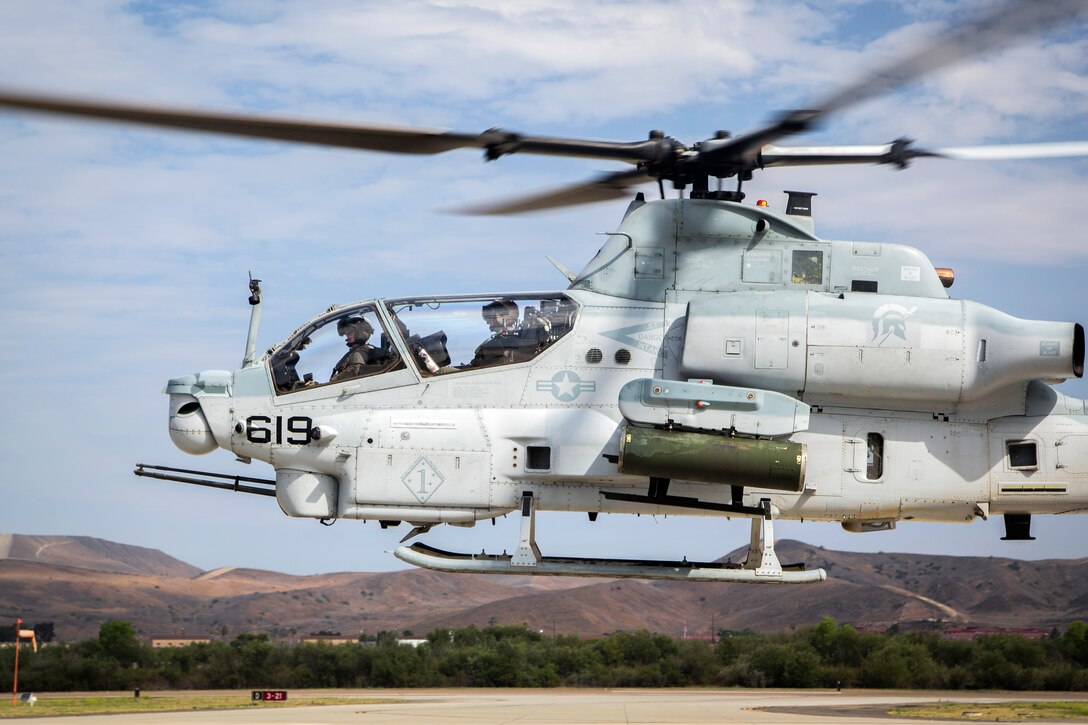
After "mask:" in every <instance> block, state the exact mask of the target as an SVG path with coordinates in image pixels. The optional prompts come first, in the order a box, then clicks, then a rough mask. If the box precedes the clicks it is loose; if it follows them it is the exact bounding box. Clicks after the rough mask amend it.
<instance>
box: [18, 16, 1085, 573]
mask: <svg viewBox="0 0 1088 725" xmlns="http://www.w3.org/2000/svg"><path fill="white" fill-rule="evenodd" d="M985 4H986V3H975V2H970V3H964V2H944V1H942V0H913V1H911V2H894V1H891V0H888V1H887V2H863V1H861V0H850V1H844V2H839V3H824V2H821V3H804V2H776V3H759V2H739V1H738V2H716V3H707V2H676V3H657V2H648V1H643V0H632V1H631V2H623V3H617V2H573V0H572V1H571V2H525V3H516V4H514V3H498V2H495V3H487V2H457V1H454V0H445V1H441V2H439V1H435V2H422V1H420V2H402V3H368V2H362V3H360V2H354V1H352V2H348V1H346V0H345V1H343V2H337V1H327V2H321V1H318V2H308V3H286V2H285V3H276V2H252V1H245V0H240V1H238V2H223V3H220V2H211V1H209V2H189V3H180V2H176V3H155V2H129V3H125V2H113V1H110V0H98V1H96V2H77V1H75V0H71V1H70V2H65V1H63V0H58V2H51V3H48V4H43V3H5V4H3V5H0V84H2V85H3V86H5V87H9V88H11V87H14V88H21V89H28V90H38V91H42V92H57V93H68V94H78V95H100V96H105V97H108V98H115V99H122V100H132V101H140V102H153V103H161V104H170V105H180V106H198V107H207V108H219V109H243V110H245V109H248V110H257V111H267V112H274V113H277V114H286V115H292V116H310V117H316V118H325V119H340V120H346V121H362V122H374V123H387V124H398V125H402V124H410V125H422V126H428V127H442V128H453V129H457V130H463V131H482V130H484V129H486V128H489V127H492V126H501V127H504V128H510V129H513V130H518V131H523V132H526V133H539V134H554V135H571V136H584V137H590V138H609V139H618V140H637V139H641V138H644V137H645V134H646V132H647V131H649V130H650V129H656V128H661V129H664V130H666V131H667V132H668V133H670V134H672V135H675V136H676V137H678V138H680V139H681V140H684V141H687V142H692V141H695V140H699V139H702V138H706V137H708V136H710V135H711V134H712V133H713V132H714V131H715V130H717V129H729V130H732V131H734V132H743V131H744V130H746V129H751V128H753V127H755V126H756V125H758V124H760V123H761V122H763V121H766V120H767V119H768V118H769V117H770V115H771V114H772V113H774V112H776V111H779V110H782V109H788V108H796V107H802V106H803V105H804V103H805V102H806V101H808V100H811V99H814V98H818V97H820V96H821V95H823V94H824V93H827V92H830V91H831V90H833V89H834V88H835V87H836V86H837V85H838V84H841V83H843V82H847V81H849V80H852V79H853V78H855V77H857V75H858V74H859V73H862V72H864V71H865V70H866V69H870V68H872V67H874V66H876V65H879V63H880V62H881V61H882V60H884V59H886V58H888V57H890V56H892V55H894V54H895V53H896V52H899V51H901V50H903V49H905V48H909V47H911V45H912V43H914V42H915V41H916V40H917V39H918V38H921V37H924V36H926V35H927V34H928V33H930V32H933V31H935V30H938V29H939V28H941V27H943V26H944V25H945V24H946V23H948V22H954V21H955V20H956V19H957V18H959V17H962V16H963V15H964V14H965V13H969V12H970V11H971V10H972V9H973V8H977V7H980V6H983V5H985ZM1086 66H1088V31H1086V28H1085V24H1084V22H1083V21H1082V22H1080V23H1077V24H1071V25H1068V26H1066V27H1063V28H1061V29H1060V30H1057V31H1052V32H1051V33H1049V34H1046V35H1043V36H1040V37H1037V38H1033V39H1030V40H1027V41H1025V42H1023V43H1021V44H1018V45H1016V46H1015V47H1010V48H1003V49H1000V50H999V51H997V52H995V53H992V54H990V55H988V56H986V57H984V58H981V59H977V60H973V61H969V62H966V63H963V64H961V65H959V66H956V67H954V68H951V69H948V70H946V71H944V72H942V73H939V74H937V75H934V76H932V77H931V78H929V79H927V80H926V81H925V82H923V83H920V84H916V85H913V86H911V87H909V88H905V89H903V90H901V91H899V92H897V93H895V94H891V95H888V96H884V97H881V98H878V99H875V100H872V101H870V102H867V103H865V104H862V105H860V106H857V107H855V108H852V109H850V110H848V111H847V112H845V113H843V114H842V115H841V116H839V117H837V118H835V119H833V120H832V122H831V123H830V124H828V125H827V126H826V127H825V128H824V129H822V130H821V131H820V132H818V133H816V134H812V135H810V136H807V137H804V138H802V139H800V140H799V143H804V142H810V141H811V142H824V143H883V142H887V141H890V140H892V139H895V138H897V137H899V136H903V135H909V136H911V137H912V138H915V139H917V140H918V142H919V144H920V145H922V146H931V147H942V146H959V145H970V144H984V143H1024V142H1034V141H1056V140H1081V139H1088V122H1086V121H1085V119H1086V118H1088V67H1086ZM0 158H2V159H3V163H0V254H2V260H3V264H2V265H0V304H2V305H3V307H4V309H5V310H6V314H5V315H4V316H3V318H2V321H0V325H2V328H0V331H2V339H3V340H4V343H3V345H0V399H2V400H3V401H4V405H3V411H4V414H3V416H0V440H2V441H3V442H2V443H0V459H2V460H3V461H4V464H5V465H4V474H3V476H2V478H0V487H2V488H0V490H2V492H3V494H2V495H3V499H2V500H3V505H2V506H0V531H2V532H17V533H34V534H81V535H90V536H99V537H103V538H108V539H113V540H116V541H122V542H125V543H131V544H138V545H143V546H149V547H154V548H159V549H163V550H164V551H167V552H168V553H170V554H173V555H175V556H178V557H180V558H182V559H185V560H187V561H190V562H191V563H193V564H195V565H197V566H201V567H206V568H211V567H214V566H220V565H243V566H254V567H261V568H270V569H279V570H283V571H289V572H295V573H306V572H316V571H333V570H352V569H354V570H375V569H388V568H397V567H398V566H399V562H397V561H396V560H395V559H393V558H392V557H391V556H390V555H389V554H387V553H386V551H387V550H390V549H392V548H393V547H394V546H395V544H396V540H397V539H398V538H399V536H400V535H401V534H402V533H403V532H401V533H397V532H394V531H386V532H382V531H379V530H378V527H377V525H376V524H373V523H371V524H360V523H357V522H350V521H342V522H339V523H337V524H336V525H335V526H333V527H331V528H323V527H320V526H319V525H318V524H317V523H316V522H312V521H307V520H292V519H287V518H286V517H284V516H282V514H281V513H280V512H279V510H278V508H276V506H275V504H274V503H273V502H272V501H270V500H267V499H257V498H254V497H245V496H239V495H228V494H222V493H219V492H215V491H202V490H197V489H191V488H189V487H182V486H180V485H179V486H173V485H170V484H164V483H158V482H151V481H147V480H142V479H136V478H134V477H133V476H132V475H131V470H132V467H133V464H135V463H136V462H146V463H155V464H164V465H177V466H182V467H195V468H207V469H212V470H223V471H235V472H240V473H245V474H248V475H258V476H264V475H266V474H267V473H268V469H267V468H263V467H262V468H258V467H257V466H251V467H242V466H239V465H237V464H234V463H233V460H232V457H231V456H230V454H227V453H225V452H219V453H216V454H213V455H211V456H209V457H207V458H202V459H195V458H192V457H189V456H185V455H184V454H182V453H180V452H179V451H176V450H175V449H174V448H173V447H172V445H171V444H170V442H169V440H168V438H167V435H166V397H165V396H164V395H162V394H161V393H160V391H161V390H162V386H163V384H164V383H165V381H166V380H167V379H168V378H170V377H174V376H176V375H181V374H186V373H190V372H194V371H196V370H202V369H211V368H233V367H236V366H237V364H238V363H239V362H240V360H241V357H242V354H243V352H244V344H245V333H246V327H247V324H248V315H249V307H248V305H247V304H246V296H247V291H246V279H247V273H248V272H249V271H250V270H252V272H253V273H254V275H255V276H257V277H260V278H261V279H263V280H264V289H265V309H264V320H263V323H262V328H261V347H265V346H267V345H268V344H272V343H274V342H276V341H278V340H279V339H282V338H283V337H285V336H286V335H287V334H288V333H290V332H291V331H292V330H293V329H294V328H295V327H296V326H297V325H298V324H299V323H301V322H303V321H304V320H305V319H307V318H309V317H311V316H313V315H314V314H317V313H318V312H320V311H322V310H324V309H325V308H326V307H327V306H328V305H329V304H330V303H333V302H348V301H352V300H356V299H363V298H369V297H380V296H393V295H409V294H418V293H457V292H477V291H491V290H524V289H554V288H560V287H562V286H564V283H565V280H564V279H563V278H562V277H561V276H560V275H559V273H558V272H556V271H555V269H554V268H553V267H552V266H551V265H550V264H549V263H548V262H547V261H546V260H545V259H544V256H545V255H549V256H552V257H555V258H557V259H559V260H561V261H562V262H564V263H565V264H566V265H567V266H569V267H573V268H578V267H580V265H581V264H582V263H583V262H584V261H585V260H587V259H588V258H589V257H591V256H592V254H593V253H594V252H595V251H596V249H597V247H598V246H599V244H600V237H598V236H596V233H597V232H601V231H608V230H612V229H614V228H615V226H616V224H617V223H618V220H619V216H620V214H621V213H622V211H623V208H624V204H623V203H622V202H620V203H615V204H599V205H594V206H588V207H581V208H573V209H568V210H563V211H555V212H549V213H546V214H537V215H532V216H521V217H510V218H474V217H462V216H451V215H448V214H443V213H441V212H439V211H438V210H440V209H443V208H447V207H452V206H457V205H458V204H464V203H470V202H474V201H486V200H489V199H492V198H493V197H495V196H498V195H504V194H508V193H510V192H513V191H527V190H533V189H537V188H541V187H545V188H546V187H549V186H552V185H557V184H562V183H566V182H571V181H577V180H581V179H583V178H586V177H589V176H591V175H593V174H595V173H598V172H600V171H604V170H610V167H609V166H608V164H606V163H604V162H596V161H576V160H569V159H547V158H536V159H534V158H530V157H524V158H522V157H517V156H512V157H508V158H505V159H502V160H501V161H499V162H495V163H490V164H484V163H481V162H480V160H479V158H478V156H477V154H476V153H474V152H471V151H465V152H454V153H449V154H444V155H441V156H435V157H429V158H409V157H393V156H383V155H377V154H366V153H351V152H347V151H339V150H329V149H320V148H312V147H305V146H292V145H287V144H278V143H268V142H257V141H254V142H245V141H238V140H230V139H219V138H209V137H203V136H199V135H192V134H186V133H168V132H162V133H159V132H149V131H145V130H141V129H135V128H128V127H119V126H112V125H103V124H84V123H77V122H71V121H62V120H56V119H45V118H39V117H32V116H25V115H15V114H2V115H0ZM1086 181H1088V162H1086V161H1085V160H1084V159H1072V160H1056V161H1049V162H1002V163H989V164H982V163H977V162H976V163H969V162H961V163H952V162H940V161H925V160H923V161H919V162H918V163H916V164H915V166H914V167H913V168H911V169H909V170H907V171H902V172H898V171H892V170H890V169H887V168H877V167H873V168H867V167H858V168H846V169H796V170H770V171H767V172H765V173H764V174H762V175H761V176H759V177H757V179H756V180H755V181H754V182H753V183H752V184H751V185H749V187H748V189H747V190H748V191H749V193H750V195H751V196H750V198H753V199H754V198H767V199H769V200H770V201H771V203H772V205H775V206H777V207H779V208H781V206H782V204H783V202H784V197H783V195H782V194H781V190H782V189H788V188H802V189H810V190H813V191H816V192H818V194H819V196H818V197H817V198H816V200H815V209H816V215H817V229H818V231H819V232H820V234H821V235H822V236H824V237H826V238H838V239H855V240H857V239H860V240H866V241H882V242H899V243H907V244H913V245H915V246H918V247H920V248H921V249H922V250H923V251H925V252H926V253H927V254H928V255H929V256H930V257H931V259H933V261H934V262H935V263H936V264H938V265H943V266H953V267H955V268H956V271H957V275H958V279H957V283H956V286H955V287H954V288H953V291H954V293H955V294H956V296H959V297H964V298H968V299H974V300H977V301H980V302H983V303H986V304H990V305H992V306H995V307H998V308H1000V309H1003V310H1006V311H1008V312H1010V313H1012V314H1016V315H1019V316H1023V317H1032V318H1039V319H1055V320H1067V321H1080V322H1082V323H1083V322H1084V321H1085V319H1086V317H1088V316H1086V315H1085V312H1084V309H1085V304H1084V293H1083V289H1084V279H1085V278H1086V274H1085V272H1086V271H1088V245H1085V244H1084V241H1083V237H1084V233H1083V231H1082V227H1081V224H1082V223H1083V222H1082V219H1083V201H1082V200H1083V198H1084V189H1085V182H1086ZM1061 389H1062V390H1063V391H1064V392H1066V393H1067V394H1072V395H1076V396H1078V397H1088V386H1086V385H1085V384H1084V383H1082V382H1077V383H1073V384H1070V383H1067V384H1065V385H1064V386H1062V388H1061ZM515 524H516V522H514V521H513V520H512V519H511V520H505V521H500V522H499V524H498V525H497V526H496V527H494V528H493V527H491V526H490V525H483V526H480V527H477V529H475V530H471V531H466V530H461V529H452V530H449V531H442V532H439V531H438V530H436V531H435V533H434V534H433V535H432V536H431V538H430V539H429V542H430V543H433V544H435V545H438V546H442V547H445V548H455V549H479V548H481V547H483V546H487V547H488V548H489V549H501V548H504V547H507V548H508V547H510V546H512V545H513V543H514V540H515V538H516V528H515ZM778 529H779V535H780V536H784V537H792V538H800V539H803V540H806V541H809V542H812V543H816V544H820V545H824V546H828V547H835V548H845V549H853V550H874V551H875V550H884V551H892V550H904V551H925V552H934V553H937V552H940V553H965V554H978V555H991V554H992V555H1014V556H1022V557H1029V558H1044V557H1051V556H1062V557H1065V556H1088V536H1085V530H1086V529H1085V520H1084V519H1083V518H1078V517H1069V518H1066V519H1060V518H1058V517H1050V518H1043V519H1039V520H1038V521H1037V522H1036V526H1035V529H1036V534H1037V535H1038V536H1039V541H1037V542H1034V543H1031V544H1026V543H1025V544H1007V543H1002V542H1000V541H998V538H999V537H1000V535H1001V524H1000V522H999V521H995V522H990V523H975V524H971V525H968V526H951V525H943V526H942V525H924V524H904V525H902V526H901V527H900V529H898V530H897V531H895V532H892V533H882V534H865V535H852V534H847V533H845V532H842V531H841V530H840V529H839V527H837V526H836V525H832V524H804V525H800V524H790V523H784V524H782V525H780V526H779V527H778ZM538 532H539V537H540V539H541V546H542V548H543V550H544V551H545V553H553V554H573V553H578V554H589V553H599V554H602V555H610V556H639V557H645V556H658V557H659V556H668V557H673V556H675V557H679V556H683V555H687V556H688V557H689V558H692V559H695V558H708V557H716V556H719V555H721V554H722V553H724V552H726V551H728V550H730V549H732V548H734V547H736V546H739V545H740V544H742V543H743V542H744V541H745V540H746V537H747V525H746V523H745V522H740V521H735V522H723V521H720V520H713V519H706V520H702V519H677V518H675V517H670V518H668V519H667V520H653V519H650V518H648V517H643V518H640V519H632V518H629V517H616V516H613V517H601V519H600V520H599V521H598V522H597V523H596V524H593V525H592V526H590V525H589V524H588V523H587V522H585V521H584V518H583V517H575V516H563V515H558V514H552V515H544V516H542V517H541V519H540V521H539V523H538Z"/></svg>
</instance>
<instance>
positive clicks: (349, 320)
mask: <svg viewBox="0 0 1088 725" xmlns="http://www.w3.org/2000/svg"><path fill="white" fill-rule="evenodd" d="M349 330H350V331H352V332H354V333H355V341H356V342H366V341H367V340H369V339H370V336H371V335H373V334H374V327H373V325H371V324H370V323H369V322H367V321H366V318H365V317H341V318H340V321H339V322H337V323H336V332H337V333H338V334H340V335H346V334H347V333H348V331H349Z"/></svg>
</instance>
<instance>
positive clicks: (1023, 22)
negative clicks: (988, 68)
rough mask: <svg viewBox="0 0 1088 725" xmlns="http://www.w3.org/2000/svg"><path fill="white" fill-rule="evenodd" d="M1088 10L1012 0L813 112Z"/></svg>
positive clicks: (1053, 0) (1063, 1)
mask: <svg viewBox="0 0 1088 725" xmlns="http://www.w3.org/2000/svg"><path fill="white" fill-rule="evenodd" d="M1085 11H1086V6H1085V3H1084V2H1083V0H1045V1H1043V2H1039V0H1008V1H1007V2H1004V3H1001V4H999V5H997V6H995V7H993V8H991V9H990V10H989V12H987V13H985V14H984V15H981V16H980V17H978V18H976V19H974V20H972V21H970V22H967V23H964V24H962V25H957V26H954V27H952V28H949V29H948V30H946V31H945V32H943V33H941V34H939V35H938V36H936V37H935V38H933V39H932V40H931V41H930V42H928V43H925V44H923V45H922V46H921V47H919V48H917V49H916V50H914V51H913V52H911V53H910V54H908V55H906V56H904V57H903V58H900V59H898V60H896V61H894V62H892V63H890V64H889V65H887V66H884V67H883V68H881V69H879V70H877V71H876V72H874V73H871V74H869V75H868V76H866V77H865V78H863V79H861V80H860V81H858V82H857V83H855V84H853V85H850V86H847V87H845V88H842V89H840V90H839V91H837V92H836V93H833V94H831V95H830V96H828V97H826V98H825V99H824V100H823V101H822V102H821V103H818V104H816V106H815V107H814V108H815V110H814V113H815V114H816V115H817V117H818V118H819V117H822V116H825V115H827V114H829V113H834V112H835V111H839V110H842V109H843V108H846V107H847V106H851V105H854V104H856V103H860V102H862V101H865V100H867V99H869V98H872V97H873V96H876V95H878V94H881V93H886V92H888V91H891V90H894V89H896V88H899V87H900V86H903V85H906V84H907V83H911V82H913V81H916V80H918V79H919V78H922V77H923V76H926V75H929V74H930V73H933V72H934V71H937V70H940V69H941V68H945V67H947V66H949V65H952V64H953V63H957V62H959V61H961V60H964V59H966V58H970V57H973V56H976V55H981V54H982V53H985V52H986V51H988V50H990V49H992V48H995V47H998V46H1000V45H1002V44H1004V43H1007V42H1009V41H1013V40H1015V39H1017V38H1019V37H1023V36H1026V35H1031V34H1034V33H1038V32H1042V31H1043V30H1046V29H1047V28H1049V27H1052V26H1054V25H1057V24H1058V23H1060V22H1063V21H1064V22H1069V21H1073V20H1076V19H1077V16H1078V15H1080V16H1084V15H1085ZM814 120H815V119H814Z"/></svg>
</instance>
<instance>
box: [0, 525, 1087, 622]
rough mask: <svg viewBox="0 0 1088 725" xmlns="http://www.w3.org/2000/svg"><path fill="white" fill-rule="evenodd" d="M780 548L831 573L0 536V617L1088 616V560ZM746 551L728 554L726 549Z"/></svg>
mask: <svg viewBox="0 0 1088 725" xmlns="http://www.w3.org/2000/svg"><path fill="white" fill-rule="evenodd" d="M776 549H777V551H778V554H779V556H780V558H782V560H783V561H790V562H798V561H803V562H805V563H806V564H808V565H809V566H819V567H823V568H825V569H826V570H827V572H828V576H829V580H828V581H827V582H824V583H822V584H810V585H796V586H766V585H763V586H760V585H745V584H695V583H686V582H662V581H642V580H612V579H603V580H602V579H576V578H567V577H530V576H516V577H515V576H482V575H466V574H443V573H438V572H432V571H426V570H418V569H413V570H407V571H395V572H383V573H351V572H342V573H335V574H319V575H313V576H293V575H289V574H282V573H278V572H271V571H262V570H257V569H243V568H233V567H223V568H220V569H214V570H211V571H208V572H204V571H202V570H200V569H198V568H197V567H194V566H191V565H189V564H186V563H185V562H182V561H179V560H178V559H174V558H173V557H170V556H168V555H166V554H164V553H162V552H160V551H157V550H155V549H146V548H143V547H137V546H128V545H125V544H118V543H115V542H111V541H105V540H102V539H94V538H89V537H65V536H22V535H11V534H8V535H0V621H2V618H3V617H12V618H14V616H16V615H18V616H22V617H23V619H24V620H25V621H27V622H31V623H33V622H36V621H50V622H54V623H55V626H56V632H57V635H58V637H59V638H60V639H63V640H76V639H84V638H88V637H93V636H94V635H95V634H97V632H98V627H99V626H100V625H101V623H102V622H103V621H106V620H108V619H127V620H130V621H132V622H133V623H134V625H135V626H136V628H137V631H139V632H140V633H141V634H143V635H145V636H149V635H153V634H181V633H184V634H186V635H189V636H223V635H224V632H225V633H226V635H227V636H229V637H233V636H234V635H236V634H238V633H241V632H268V633H270V634H272V635H273V636H275V637H297V636H302V635H306V634H309V633H311V632H317V631H337V632H343V633H344V634H346V635H351V636H356V635H358V634H359V633H361V632H366V633H369V634H376V633H377V632H378V631H381V630H394V631H397V632H401V631H403V630H411V631H413V632H414V633H415V634H416V635H423V634H425V633H426V632H428V631H430V630H431V629H434V628H436V627H459V626H465V625H469V624H474V625H476V626H486V625H488V624H490V623H499V624H525V625H527V626H529V627H532V628H534V629H540V630H542V631H545V632H547V633H552V632H556V633H574V634H579V635H583V636H593V635H600V634H604V633H607V632H612V631H615V630H617V629H627V630H632V629H648V630H651V631H655V632H661V633H665V634H671V635H676V636H682V635H684V634H685V633H686V634H688V635H689V636H706V635H708V634H709V632H710V631H711V630H712V629H714V630H721V629H728V630H744V629H754V630H760V631H781V630H788V629H791V628H793V627H801V626H808V625H812V624H815V623H817V622H819V621H820V619H822V618H823V617H825V616H828V617H832V618H834V619H835V620H836V621H838V622H841V623H851V624H853V625H855V626H856V627H860V628H865V629H886V628H887V627H889V626H891V625H893V624H900V625H905V626H920V625H926V624H932V623H935V622H944V623H948V624H951V625H955V626H965V625H978V626H990V627H1039V628H1047V629H1049V628H1051V627H1054V626H1058V627H1064V626H1065V625H1067V624H1068V623H1069V622H1070V621H1072V620H1074V619H1081V620H1088V577H1085V576H1084V573H1085V571H1086V565H1088V559H1077V560H1044V561H1020V560H1016V559H1005V558H997V557H957V556H931V555H923V554H861V553H856V552H842V551H831V550H827V549H822V548H820V547H816V546H810V545H808V544H804V543H801V542H797V541H789V540H784V541H780V542H778V543H777V544H776ZM743 554H744V552H743V551H740V550H738V551H736V552H733V553H731V554H730V555H729V558H731V559H732V560H734V561H735V560H738V559H739V558H741V557H742V556H743Z"/></svg>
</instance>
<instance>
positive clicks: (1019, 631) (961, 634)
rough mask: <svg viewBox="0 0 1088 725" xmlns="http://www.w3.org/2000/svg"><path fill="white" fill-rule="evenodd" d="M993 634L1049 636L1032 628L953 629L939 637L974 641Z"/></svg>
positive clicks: (1038, 637)
mask: <svg viewBox="0 0 1088 725" xmlns="http://www.w3.org/2000/svg"><path fill="white" fill-rule="evenodd" d="M994 634H1015V635H1017V636H1019V637H1027V638H1028V639H1046V638H1047V637H1049V636H1050V630H1049V629H1036V628H1034V627H1009V628H1003V627H953V628H949V629H943V630H941V637H943V638H944V639H960V640H962V639H975V638H976V637H986V636H989V635H994Z"/></svg>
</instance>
